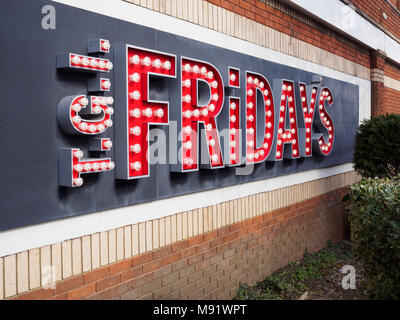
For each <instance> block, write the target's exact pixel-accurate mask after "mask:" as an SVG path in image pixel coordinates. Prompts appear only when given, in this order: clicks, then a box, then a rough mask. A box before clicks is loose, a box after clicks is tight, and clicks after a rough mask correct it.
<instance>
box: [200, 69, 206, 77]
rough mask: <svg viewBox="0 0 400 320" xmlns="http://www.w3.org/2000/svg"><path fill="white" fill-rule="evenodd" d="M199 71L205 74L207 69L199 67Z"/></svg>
mask: <svg viewBox="0 0 400 320" xmlns="http://www.w3.org/2000/svg"><path fill="white" fill-rule="evenodd" d="M200 72H201V74H202V75H205V74H207V69H206V67H201V69H200Z"/></svg>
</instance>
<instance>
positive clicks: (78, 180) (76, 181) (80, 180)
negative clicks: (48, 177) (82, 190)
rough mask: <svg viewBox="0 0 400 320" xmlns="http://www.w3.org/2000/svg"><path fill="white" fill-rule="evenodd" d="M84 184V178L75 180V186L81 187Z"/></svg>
mask: <svg viewBox="0 0 400 320" xmlns="http://www.w3.org/2000/svg"><path fill="white" fill-rule="evenodd" d="M82 184H83V179H82V178H75V179H74V185H75V186H77V187H80V186H81V185H82Z"/></svg>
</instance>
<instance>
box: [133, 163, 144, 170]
mask: <svg viewBox="0 0 400 320" xmlns="http://www.w3.org/2000/svg"><path fill="white" fill-rule="evenodd" d="M141 168H142V164H141V163H140V162H139V161H136V162H135V163H132V164H131V169H133V170H135V171H140V169H141Z"/></svg>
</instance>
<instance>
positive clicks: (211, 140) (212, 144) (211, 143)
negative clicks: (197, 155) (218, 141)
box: [209, 139, 215, 147]
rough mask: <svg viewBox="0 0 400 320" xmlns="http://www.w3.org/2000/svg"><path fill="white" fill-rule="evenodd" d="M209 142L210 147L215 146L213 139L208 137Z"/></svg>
mask: <svg viewBox="0 0 400 320" xmlns="http://www.w3.org/2000/svg"><path fill="white" fill-rule="evenodd" d="M209 144H210V146H211V147H214V146H215V140H214V139H210V141H209Z"/></svg>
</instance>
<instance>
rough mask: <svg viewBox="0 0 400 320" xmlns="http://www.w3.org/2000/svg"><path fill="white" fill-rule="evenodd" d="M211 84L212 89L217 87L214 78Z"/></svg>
mask: <svg viewBox="0 0 400 320" xmlns="http://www.w3.org/2000/svg"><path fill="white" fill-rule="evenodd" d="M210 72H211V71H210ZM211 86H212V87H213V88H214V89H217V88H218V82H217V81H215V80H214V81H213V82H212V84H211Z"/></svg>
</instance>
